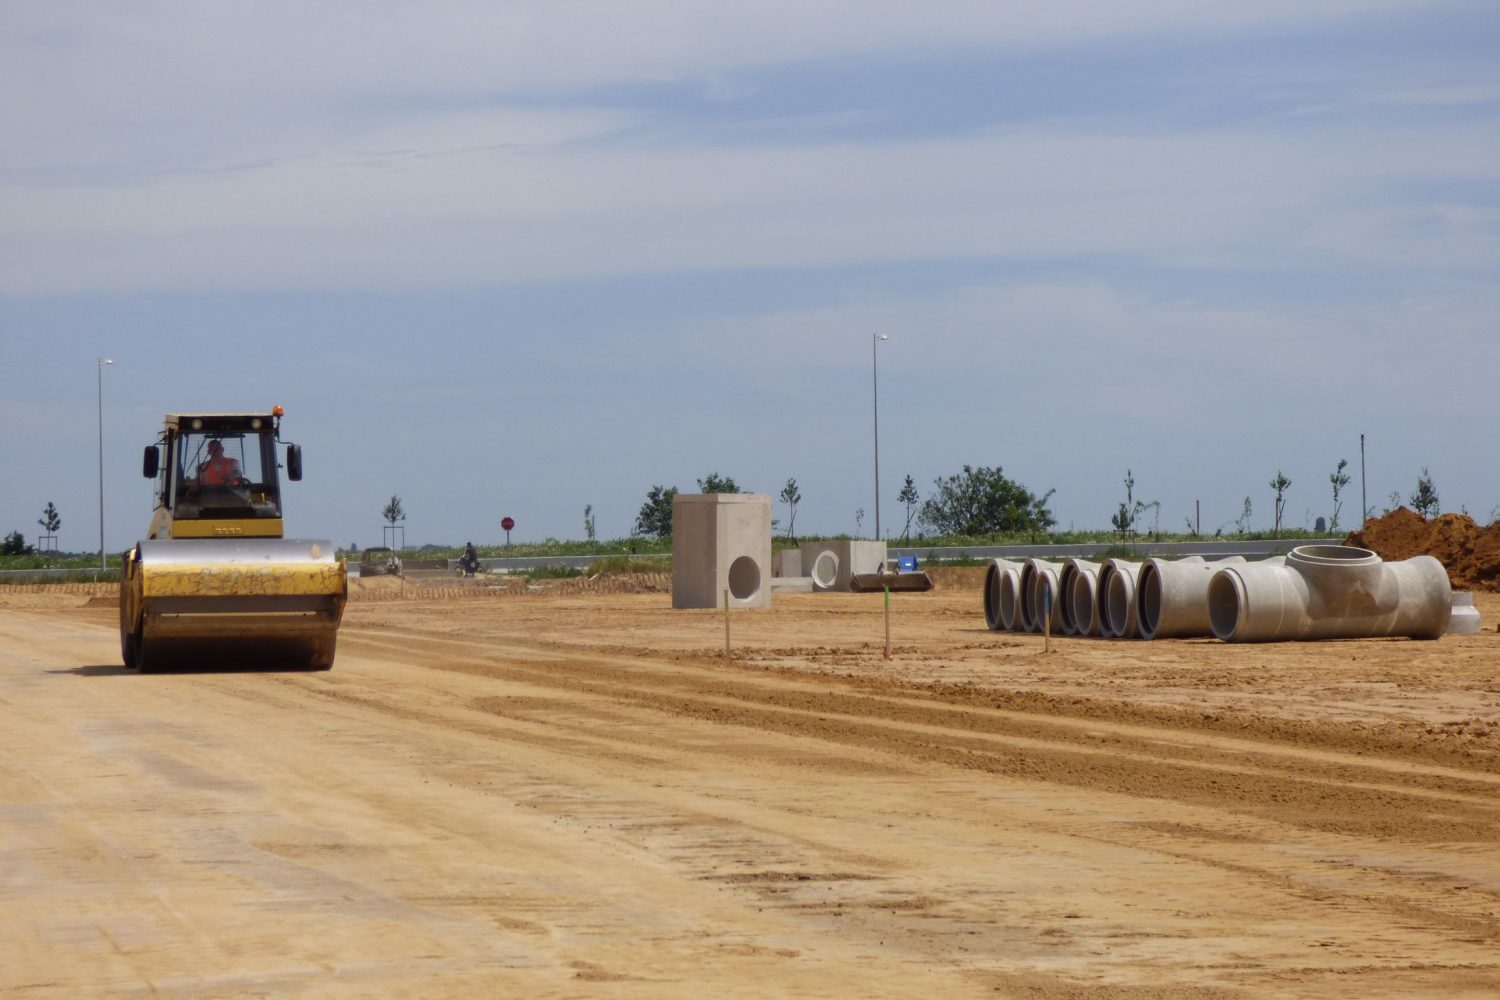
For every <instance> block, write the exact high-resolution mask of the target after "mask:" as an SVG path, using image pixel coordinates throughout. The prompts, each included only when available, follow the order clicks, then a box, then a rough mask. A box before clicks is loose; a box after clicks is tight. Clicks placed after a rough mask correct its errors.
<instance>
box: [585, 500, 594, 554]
mask: <svg viewBox="0 0 1500 1000" xmlns="http://www.w3.org/2000/svg"><path fill="white" fill-rule="evenodd" d="M583 533H584V535H586V536H587V537H588V540H589V548H590V549H593V547H594V537H595V535H594V505H593V504H591V503H586V504H584V505H583Z"/></svg>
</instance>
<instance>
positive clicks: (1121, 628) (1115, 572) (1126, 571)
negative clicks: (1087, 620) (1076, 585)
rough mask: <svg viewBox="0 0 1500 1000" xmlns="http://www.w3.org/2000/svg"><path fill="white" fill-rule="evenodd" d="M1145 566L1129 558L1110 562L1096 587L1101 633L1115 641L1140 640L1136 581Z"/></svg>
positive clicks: (1102, 570) (1100, 570) (1109, 560)
mask: <svg viewBox="0 0 1500 1000" xmlns="http://www.w3.org/2000/svg"><path fill="white" fill-rule="evenodd" d="M1140 571H1141V564H1140V563H1138V562H1130V561H1128V560H1125V559H1106V560H1105V561H1104V564H1103V565H1102V566H1100V567H1099V581H1098V583H1097V584H1095V587H1094V590H1095V597H1096V599H1097V601H1098V604H1097V605H1096V611H1097V614H1098V616H1099V634H1100V635H1103V636H1106V637H1112V638H1115V639H1138V638H1140V626H1139V623H1138V622H1137V621H1136V615H1135V581H1136V578H1137V576H1138V575H1139V574H1140Z"/></svg>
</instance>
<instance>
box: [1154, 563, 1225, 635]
mask: <svg viewBox="0 0 1500 1000" xmlns="http://www.w3.org/2000/svg"><path fill="white" fill-rule="evenodd" d="M1244 561H1245V558H1244V556H1230V557H1229V558H1227V559H1216V560H1214V561H1213V562H1208V561H1207V560H1205V559H1204V558H1203V557H1202V556H1187V557H1185V558H1182V559H1175V560H1174V559H1157V558H1154V557H1153V558H1151V559H1147V560H1146V561H1145V562H1144V563H1142V564H1141V573H1140V577H1139V578H1138V579H1137V580H1136V588H1135V599H1136V617H1137V619H1138V620H1139V622H1140V627H1141V638H1142V639H1190V638H1195V637H1199V636H1203V637H1206V636H1210V635H1213V634H1214V633H1213V628H1212V626H1210V625H1209V621H1208V584H1209V581H1210V580H1212V579H1213V575H1214V574H1215V573H1216V572H1218V571H1219V570H1221V569H1223V568H1224V567H1225V566H1227V565H1230V564H1239V563H1243V562H1244Z"/></svg>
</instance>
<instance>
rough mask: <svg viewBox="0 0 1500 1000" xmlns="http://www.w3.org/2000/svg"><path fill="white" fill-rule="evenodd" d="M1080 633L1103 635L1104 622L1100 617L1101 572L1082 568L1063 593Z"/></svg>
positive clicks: (1074, 575)
mask: <svg viewBox="0 0 1500 1000" xmlns="http://www.w3.org/2000/svg"><path fill="white" fill-rule="evenodd" d="M1063 600H1065V601H1067V602H1068V609H1069V613H1070V614H1071V615H1072V618H1073V624H1074V625H1075V626H1076V627H1077V629H1078V634H1079V635H1093V636H1098V635H1103V634H1104V622H1103V619H1101V618H1100V617H1099V573H1098V571H1097V570H1093V569H1087V568H1084V569H1080V570H1078V571H1077V572H1075V573H1074V574H1073V577H1072V583H1071V584H1070V586H1069V589H1068V591H1067V592H1066V593H1065V594H1063Z"/></svg>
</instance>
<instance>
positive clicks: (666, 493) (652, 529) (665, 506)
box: [635, 486, 677, 538]
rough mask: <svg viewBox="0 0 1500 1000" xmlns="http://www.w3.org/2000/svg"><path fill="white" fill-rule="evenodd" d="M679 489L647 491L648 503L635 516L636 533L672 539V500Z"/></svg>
mask: <svg viewBox="0 0 1500 1000" xmlns="http://www.w3.org/2000/svg"><path fill="white" fill-rule="evenodd" d="M676 495H677V487H675V486H672V487H667V486H653V487H651V489H649V490H647V491H646V502H645V503H643V504H641V509H640V512H639V513H638V514H636V516H635V533H636V534H637V535H649V536H650V537H652V538H670V537H672V498H673V497H675V496H676Z"/></svg>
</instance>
